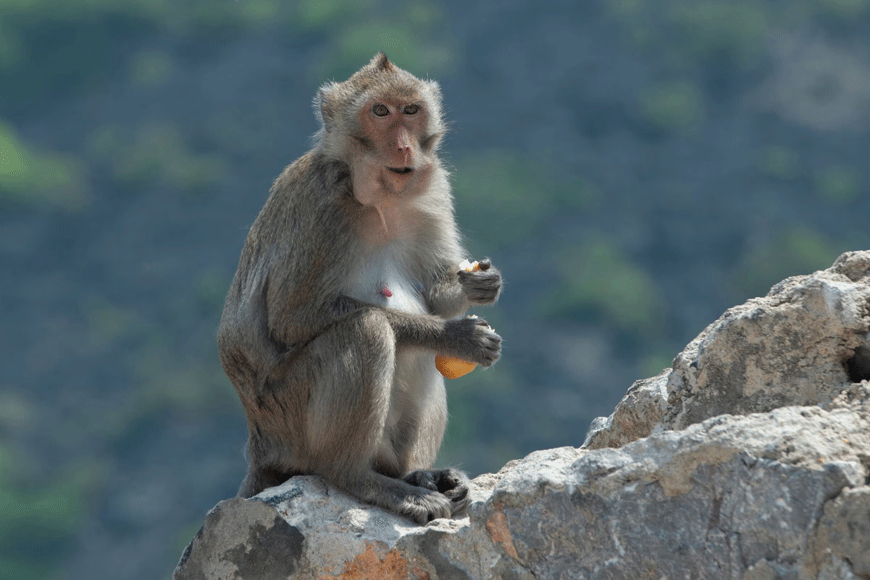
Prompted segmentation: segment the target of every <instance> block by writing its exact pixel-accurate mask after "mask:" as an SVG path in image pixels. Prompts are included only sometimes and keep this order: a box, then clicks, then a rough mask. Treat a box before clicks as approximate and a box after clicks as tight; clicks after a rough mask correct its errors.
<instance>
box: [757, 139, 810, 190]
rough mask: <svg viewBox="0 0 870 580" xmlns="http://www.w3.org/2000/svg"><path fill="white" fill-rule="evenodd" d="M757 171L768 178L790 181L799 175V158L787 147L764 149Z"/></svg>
mask: <svg viewBox="0 0 870 580" xmlns="http://www.w3.org/2000/svg"><path fill="white" fill-rule="evenodd" d="M758 170H759V171H761V173H763V174H764V175H767V176H768V177H773V178H776V179H781V180H783V181H790V180H792V179H795V178H797V177H798V176H799V175H800V170H801V165H800V158H799V157H798V155H797V153H795V152H794V151H792V150H791V149H789V148H787V147H780V146H770V147H765V148H764V150H762V152H761V157H760V159H759V162H758Z"/></svg>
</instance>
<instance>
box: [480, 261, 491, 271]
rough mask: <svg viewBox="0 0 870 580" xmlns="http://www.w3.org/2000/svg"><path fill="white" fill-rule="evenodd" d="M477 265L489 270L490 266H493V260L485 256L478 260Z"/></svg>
mask: <svg viewBox="0 0 870 580" xmlns="http://www.w3.org/2000/svg"><path fill="white" fill-rule="evenodd" d="M477 265H478V267H480V269H481V270H489V268H490V266H492V262H491V261H490V259H489V258H484V259H483V260H480V261H479V262H477Z"/></svg>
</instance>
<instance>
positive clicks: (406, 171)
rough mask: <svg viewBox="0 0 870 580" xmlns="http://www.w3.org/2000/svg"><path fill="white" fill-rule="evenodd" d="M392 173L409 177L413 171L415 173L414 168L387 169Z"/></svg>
mask: <svg viewBox="0 0 870 580" xmlns="http://www.w3.org/2000/svg"><path fill="white" fill-rule="evenodd" d="M387 169H389V170H390V171H392V172H393V173H395V174H396V175H408V174H409V173H411V172H412V171H414V168H413V167H400V168H399V169H395V168H393V167H387Z"/></svg>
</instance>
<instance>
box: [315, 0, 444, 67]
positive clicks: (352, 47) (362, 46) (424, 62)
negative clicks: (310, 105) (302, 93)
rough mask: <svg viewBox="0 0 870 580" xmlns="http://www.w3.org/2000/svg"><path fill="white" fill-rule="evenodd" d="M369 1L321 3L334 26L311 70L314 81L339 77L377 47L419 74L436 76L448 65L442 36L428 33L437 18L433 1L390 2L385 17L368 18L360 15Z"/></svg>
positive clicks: (371, 54) (439, 13) (436, 24)
mask: <svg viewBox="0 0 870 580" xmlns="http://www.w3.org/2000/svg"><path fill="white" fill-rule="evenodd" d="M371 3H372V2H362V1H359V2H356V1H354V2H351V3H348V4H347V5H346V6H343V9H342V11H341V12H338V11H336V10H335V9H333V8H331V7H330V4H331V3H329V2H327V7H324V10H327V11H328V14H329V15H330V16H329V18H330V19H331V20H332V21H333V24H332V25H333V26H338V27H339V31H338V33H337V34H334V35H333V36H332V45H331V47H330V49H329V50H328V51H327V53H326V55H325V58H324V61H323V63H322V65H321V66H318V67H315V68H314V69H312V73H313V74H314V75H316V80H317V81H322V79H324V78H333V79H345V78H347V77H349V76H350V75H351V74H353V73H354V72H356V71H357V70H358V69H359V67H360V66H361V65H362V64H364V62H365V60H367V59H369V58H371V57H372V56H374V55H375V54H376V53H377V52H378V51H384V52H386V53H387V56H389V57H390V60H391V61H393V62H395V63H396V64H397V65H398V66H400V67H401V68H403V69H406V70H408V71H409V72H411V73H413V74H415V75H418V76H421V77H423V78H426V77H427V76H437V75H439V74H442V73H444V72H445V71H447V70H448V69H449V68H450V66H451V65H452V64H453V62H454V60H455V53H454V51H453V49H452V48H451V45H450V44H449V42H446V39H443V38H442V39H441V40H439V41H436V40H434V35H433V34H432V32H433V30H435V29H436V27H437V26H438V25H439V24H440V23H441V22H442V21H443V17H442V13H441V11H440V9H439V8H438V7H437V6H435V5H432V4H427V3H423V2H412V3H410V4H407V5H403V6H401V8H400V7H398V6H396V7H393V8H392V9H391V10H390V12H391V14H390V15H389V16H388V17H386V18H384V17H383V16H384V15H383V14H379V15H378V17H377V18H376V19H370V18H367V17H366V16H364V15H363V13H362V12H363V11H362V8H364V7H368V6H367V5H368V4H371ZM360 19H363V21H362V22H360ZM361 59H365V60H361Z"/></svg>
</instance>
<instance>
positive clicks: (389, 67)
mask: <svg viewBox="0 0 870 580" xmlns="http://www.w3.org/2000/svg"><path fill="white" fill-rule="evenodd" d="M369 65H370V66H371V67H372V68H374V70H376V71H383V72H393V71H394V70H395V68H393V63H391V62H390V59H388V58H387V55H386V54H384V52H383V51H381V52H379V53H377V54H376V55H375V57H374V58H373V59H372V60H371V62H370V63H369Z"/></svg>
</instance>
